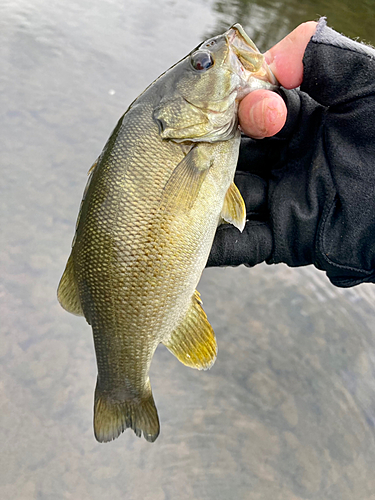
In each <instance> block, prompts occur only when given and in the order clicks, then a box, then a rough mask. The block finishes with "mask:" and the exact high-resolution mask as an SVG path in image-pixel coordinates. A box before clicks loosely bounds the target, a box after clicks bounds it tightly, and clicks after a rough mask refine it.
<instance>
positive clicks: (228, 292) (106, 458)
mask: <svg viewBox="0 0 375 500" xmlns="http://www.w3.org/2000/svg"><path fill="white" fill-rule="evenodd" d="M374 7H375V3H374V1H372V0H363V1H360V2H357V3H355V5H354V3H353V2H349V1H344V2H343V1H340V2H339V1H337V0H331V1H330V2H328V1H318V2H317V1H297V0H287V1H277V2H271V1H225V2H224V1H223V2H219V1H218V2H214V1H211V2H203V1H202V0H187V1H184V2H177V1H173V0H168V1H167V0H163V1H159V2H154V1H150V0H141V1H140V0H137V1H136V0H131V1H125V2H124V1H120V0H90V1H88V0H79V1H73V0H68V1H66V2H58V1H56V0H52V1H49V2H46V1H43V0H34V1H33V2H29V1H26V0H13V1H3V2H2V3H1V5H0V58H1V71H0V86H1V93H0V110H1V111H0V112H1V114H2V120H1V123H0V132H1V139H2V150H1V159H0V162H1V175H2V178H1V183H0V189H1V196H0V203H1V248H0V256H1V257H0V258H1V268H0V272H1V285H0V286H1V288H0V300H1V325H0V328H1V344H0V345H1V350H0V356H1V365H0V390H1V398H0V405H1V411H0V422H1V425H0V435H1V443H2V453H1V455H0V471H1V472H0V496H1V498H2V499H4V500H8V499H9V500H10V499H12V500H14V499H22V500H31V499H38V500H39V499H43V500H44V499H55V498H67V499H68V498H74V499H80V500H85V499H87V500H89V499H90V500H96V499H97V500H99V499H100V500H103V499H107V498H108V499H109V498H110V499H113V500H117V499H122V498H126V499H131V500H133V499H134V500H147V499H150V500H159V499H160V500H170V499H176V500H185V499H186V500H187V499H218V500H227V499H230V498H236V499H249V500H258V499H259V500H268V499H270V500H278V499H280V500H284V499H287V500H302V499H303V500H322V499H327V500H331V499H332V500H353V499H355V500H357V499H358V500H371V499H372V500H374V499H375V494H374V491H375V476H374V467H375V383H374V379H375V321H374V320H375V309H374V303H375V291H374V287H373V285H361V286H359V287H356V288H353V289H349V290H341V289H337V288H334V287H333V286H332V285H330V283H329V282H328V280H327V279H326V278H325V276H324V273H321V272H319V271H317V270H315V269H314V268H312V267H307V268H303V269H289V268H287V267H286V266H283V265H279V266H271V267H270V266H266V265H261V266H258V267H256V268H254V269H247V268H244V267H240V268H237V269H231V268H228V269H225V270H224V269H210V270H207V271H206V272H205V273H204V276H203V278H202V281H201V284H200V291H201V293H202V298H203V300H204V307H205V310H206V312H207V314H208V316H209V319H210V321H211V323H212V325H213V327H214V329H215V332H216V335H217V338H218V344H219V356H218V359H217V362H216V364H215V366H214V368H213V369H212V370H210V371H209V372H197V371H194V370H190V369H188V368H186V367H184V366H182V365H181V364H180V363H179V362H178V361H177V360H176V359H175V358H174V357H173V356H172V355H171V354H170V353H169V352H168V351H167V350H166V349H165V348H164V347H160V349H158V351H157V353H156V355H155V357H154V361H153V365H152V370H151V378H152V384H153V390H154V395H155V400H156V403H157V406H158V410H159V416H160V419H161V435H160V437H159V438H158V440H157V441H156V443H154V444H153V445H150V444H149V443H147V442H145V441H144V440H139V439H137V438H136V437H135V435H134V434H133V432H131V431H129V430H128V431H127V432H125V433H124V434H123V435H122V436H121V438H120V439H118V440H116V441H114V442H112V443H109V444H106V445H101V444H98V443H97V442H96V441H95V440H94V437H93V432H92V404H93V391H94V386H95V379H96V366H95V357H94V350H93V342H92V336H91V329H90V328H89V326H88V325H87V324H86V323H85V321H84V320H83V319H82V318H76V317H73V316H71V315H69V314H67V313H66V312H65V311H63V310H62V309H61V308H60V306H59V305H58V304H57V302H56V287H57V283H58V281H59V278H60V276H61V273H62V271H63V268H64V265H65V261H66V258H67V256H68V254H69V250H70V244H71V240H72V237H73V232H74V224H75V219H76V216H77V212H78V208H79V204H80V200H81V196H82V192H83V189H84V185H85V182H86V173H87V171H88V169H89V168H90V166H91V164H92V163H93V162H94V161H95V159H96V157H97V156H98V154H99V153H100V151H101V149H102V147H103V145H104V143H105V141H106V139H107V137H108V136H109V134H110V132H111V130H112V129H113V127H114V125H115V124H116V122H117V120H118V118H119V117H120V115H121V114H122V113H123V112H124V111H125V109H126V108H127V106H128V105H129V104H130V102H131V101H132V100H133V99H134V98H135V97H136V96H137V95H138V94H139V93H140V92H141V91H142V90H143V89H144V88H145V87H146V85H148V84H149V83H150V82H151V81H152V80H153V79H154V78H156V77H157V76H158V75H159V74H160V73H161V72H163V71H164V70H165V69H167V68H168V67H169V66H170V65H172V64H173V63H175V62H176V61H177V60H178V59H180V58H181V57H183V56H184V55H185V54H186V53H187V52H189V51H190V50H191V49H192V48H193V47H195V46H196V45H197V44H198V43H199V42H200V41H202V40H203V39H205V38H206V37H208V36H211V35H214V34H218V33H220V32H223V31H224V30H225V29H227V28H228V26H229V25H231V24H232V23H234V22H241V23H242V24H243V26H244V27H245V29H246V30H247V32H248V33H249V34H250V36H251V37H252V38H253V39H254V41H255V42H256V43H257V44H258V45H259V47H260V48H261V49H262V50H266V49H267V48H268V47H269V46H271V45H272V44H273V43H275V42H276V41H278V40H279V39H280V38H281V37H283V36H284V35H286V34H287V33H288V32H289V31H291V30H292V29H293V28H294V27H295V26H296V25H298V24H299V23H300V22H303V21H306V20H310V19H316V18H317V17H318V16H319V15H326V16H327V17H328V22H329V24H330V25H331V26H333V27H334V28H335V29H337V30H338V31H340V32H344V33H345V34H347V35H349V36H352V37H358V38H359V39H361V40H364V41H366V42H368V43H371V42H372V43H375V36H374V33H375V16H374V15H373V12H374Z"/></svg>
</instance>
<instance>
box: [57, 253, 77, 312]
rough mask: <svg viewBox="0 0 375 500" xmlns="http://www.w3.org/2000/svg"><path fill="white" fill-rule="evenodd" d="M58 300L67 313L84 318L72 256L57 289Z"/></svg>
mask: <svg viewBox="0 0 375 500" xmlns="http://www.w3.org/2000/svg"><path fill="white" fill-rule="evenodd" d="M57 298H58V299H59V302H60V304H61V305H62V307H63V308H64V309H65V310H66V311H68V312H70V313H72V314H76V315H77V316H83V311H82V306H81V301H80V300H79V293H78V285H77V282H76V280H75V277H74V268H73V257H72V255H71V254H70V257H69V259H68V262H67V263H66V267H65V271H64V274H63V275H62V278H61V280H60V283H59V287H58V289H57Z"/></svg>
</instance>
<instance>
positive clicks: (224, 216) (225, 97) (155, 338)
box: [58, 24, 277, 442]
mask: <svg viewBox="0 0 375 500" xmlns="http://www.w3.org/2000/svg"><path fill="white" fill-rule="evenodd" d="M276 85H277V82H276V80H275V77H274V76H273V75H272V73H271V71H270V70H269V68H268V66H267V64H266V63H265V61H264V57H263V55H262V54H260V53H259V51H258V49H257V48H256V47H255V45H254V44H253V42H252V41H251V40H250V39H249V38H248V36H247V35H246V33H245V31H244V30H243V28H242V27H241V26H240V25H239V24H236V25H234V26H233V27H232V28H230V29H229V30H228V31H227V32H225V33H224V34H222V35H219V36H217V37H214V38H211V39H209V40H207V41H206V42H204V43H202V44H201V45H199V46H198V47H197V48H196V49H194V50H193V51H192V52H191V53H190V54H188V55H187V56H186V57H185V58H184V59H182V60H181V61H180V62H179V63H177V64H176V65H174V66H172V68H170V69H169V70H168V71H166V72H165V73H164V74H163V75H161V76H160V77H159V78H158V79H157V80H155V81H154V82H153V83H152V84H151V85H150V86H149V87H148V88H147V89H146V90H145V91H144V92H143V93H142V94H141V95H140V96H139V97H138V98H137V99H136V100H135V101H134V102H133V103H132V104H131V105H130V107H129V109H128V110H127V111H126V113H125V114H124V115H123V116H122V117H121V119H120V120H119V122H118V124H117V126H116V128H115V129H114V131H113V133H112V135H111V136H110V138H109V139H108V142H107V144H106V145H105V147H104V149H103V151H102V153H101V155H100V156H99V158H98V160H97V161H96V163H95V164H94V165H93V167H92V168H91V170H90V172H89V175H90V176H89V179H88V182H87V185H86V189H85V192H84V195H83V200H82V203H81V208H80V213H79V215H78V220H77V226H76V234H75V238H74V241H73V244H72V251H71V255H70V257H69V259H68V262H67V265H66V268H65V271H64V274H63V276H62V278H61V281H60V284H59V288H58V299H59V301H60V303H61V305H62V307H64V309H66V310H67V311H69V312H71V313H73V314H77V315H83V316H85V318H86V320H87V322H88V323H89V324H90V325H91V327H92V330H93V336H94V345H95V352H96V359H97V367H98V378H97V384H96V389H95V402H94V433H95V437H96V439H97V440H98V441H100V442H106V441H110V440H112V439H115V438H116V437H118V436H119V435H120V434H121V432H123V431H124V430H125V429H126V428H127V427H130V428H132V429H133V431H134V432H135V433H136V435H137V436H141V435H142V433H143V435H144V437H145V438H146V440H147V441H150V442H153V441H155V439H156V438H157V436H158V434H159V419H158V414H157V410H156V406H155V403H154V399H153V395H152V391H151V385H150V381H149V376H148V372H149V368H150V364H151V360H152V357H153V354H154V352H155V349H156V347H157V346H158V344H159V343H163V344H164V345H165V346H166V347H167V348H168V349H169V350H170V351H171V352H172V353H173V354H174V355H175V356H176V357H177V358H178V359H179V360H180V361H181V362H182V363H184V364H185V365H187V366H190V367H193V368H197V369H207V368H210V367H211V366H212V364H213V363H214V361H215V359H216V353H217V346H216V340H215V336H214V332H213V330H212V328H211V325H210V324H209V322H208V320H207V316H206V314H205V312H204V310H203V308H202V302H201V300H200V297H199V293H198V292H197V291H196V286H197V284H198V281H199V279H200V276H201V274H202V271H203V269H204V267H205V264H206V261H207V258H208V255H209V252H210V249H211V245H212V241H213V238H214V235H215V231H216V228H217V226H218V225H219V224H220V223H222V222H224V221H225V222H227V223H231V224H234V225H235V226H236V227H237V228H238V229H239V230H240V231H242V230H243V228H244V225H245V217H246V211H245V205H244V202H243V199H242V197H241V195H240V193H239V191H238V189H237V187H236V186H235V184H234V183H233V178H234V173H235V169H236V164H237V158H238V152H239V145H240V131H239V127H238V121H237V110H238V104H239V101H240V100H241V99H242V98H243V97H244V96H245V95H246V94H248V93H249V92H251V91H252V90H255V89H259V88H267V89H274V88H276Z"/></svg>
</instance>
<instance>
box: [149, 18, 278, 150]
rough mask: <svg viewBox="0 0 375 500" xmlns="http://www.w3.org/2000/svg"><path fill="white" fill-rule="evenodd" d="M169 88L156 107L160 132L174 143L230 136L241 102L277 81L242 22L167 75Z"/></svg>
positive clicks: (232, 132) (190, 56)
mask: <svg viewBox="0 0 375 500" xmlns="http://www.w3.org/2000/svg"><path fill="white" fill-rule="evenodd" d="M172 73H173V77H172V79H171V81H173V84H172V85H171V86H170V88H171V89H173V90H172V91H171V92H170V93H166V94H165V95H164V96H163V98H162V99H161V101H160V103H159V106H158V107H157V109H156V110H155V113H154V117H155V119H156V120H157V121H158V123H159V126H160V132H161V136H162V137H163V138H164V139H172V140H174V141H176V142H183V141H192V142H197V141H207V142H216V141H220V140H227V139H230V138H232V137H233V136H234V134H235V132H236V130H237V128H238V123H237V110H238V103H239V102H240V101H241V99H243V97H245V95H247V94H248V93H249V92H251V91H253V90H256V89H261V88H264V89H270V90H275V89H277V87H278V82H277V80H276V78H275V76H274V75H273V73H272V71H271V70H270V68H269V67H268V65H267V63H266V61H265V59H264V55H263V54H261V53H260V52H259V50H258V49H257V47H256V46H255V44H254V43H253V42H252V40H251V39H250V38H249V37H248V35H247V34H246V32H245V31H244V29H243V28H242V26H241V25H240V24H235V25H233V26H232V27H231V28H230V29H229V30H228V31H226V32H225V33H223V34H222V35H219V36H215V37H213V38H210V39H209V40H207V41H205V42H203V43H202V44H200V45H199V46H198V47H197V48H196V49H194V50H193V51H192V52H191V53H190V54H189V55H188V56H187V57H186V58H185V59H183V60H182V61H181V62H180V63H179V64H177V65H176V66H175V67H172V68H171V70H170V72H167V73H166V74H165V76H166V77H167V76H168V75H170V76H171V75H172Z"/></svg>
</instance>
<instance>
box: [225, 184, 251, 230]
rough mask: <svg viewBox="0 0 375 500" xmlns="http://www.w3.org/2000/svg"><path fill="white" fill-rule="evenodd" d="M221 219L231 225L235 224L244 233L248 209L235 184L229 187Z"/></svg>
mask: <svg viewBox="0 0 375 500" xmlns="http://www.w3.org/2000/svg"><path fill="white" fill-rule="evenodd" d="M221 217H222V218H223V219H224V220H225V221H226V222H228V223H229V224H233V226H235V227H236V228H237V229H239V230H240V231H241V232H242V231H243V229H244V227H245V223H246V207H245V202H244V201H243V198H242V196H241V193H240V192H239V190H238V188H237V186H236V185H235V184H234V182H232V184H231V185H230V186H229V189H228V191H227V193H226V195H225V198H224V205H223V208H222V210H221Z"/></svg>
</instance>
